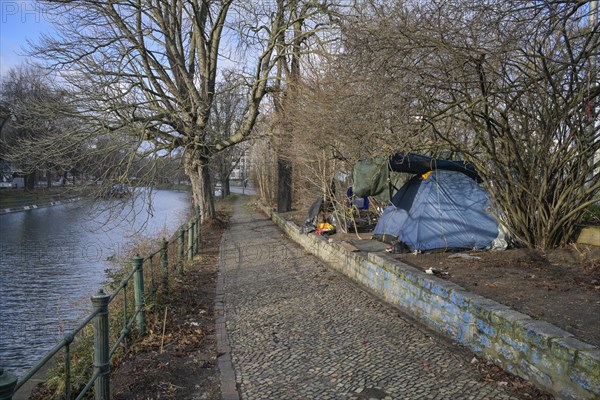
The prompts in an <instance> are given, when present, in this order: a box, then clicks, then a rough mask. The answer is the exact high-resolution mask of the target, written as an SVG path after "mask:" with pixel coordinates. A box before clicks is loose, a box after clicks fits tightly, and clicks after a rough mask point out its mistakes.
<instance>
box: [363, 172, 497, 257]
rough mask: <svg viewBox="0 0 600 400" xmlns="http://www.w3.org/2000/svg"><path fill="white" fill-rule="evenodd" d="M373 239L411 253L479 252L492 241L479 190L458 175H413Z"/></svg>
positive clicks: (493, 229)
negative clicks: (403, 247)
mask: <svg viewBox="0 0 600 400" xmlns="http://www.w3.org/2000/svg"><path fill="white" fill-rule="evenodd" d="M392 203H393V204H392V205H390V206H388V207H387V208H386V209H385V211H384V212H383V214H382V215H381V218H380V219H379V222H378V223H377V226H376V227H375V230H374V232H373V236H374V237H375V238H376V239H379V240H383V241H385V242H391V241H395V240H398V241H400V242H403V243H405V244H406V245H408V247H409V248H410V249H411V250H434V249H483V248H486V247H489V246H490V245H491V243H492V241H493V240H494V239H496V237H497V236H498V222H497V221H496V219H494V217H492V216H491V215H490V213H489V212H488V211H487V210H488V209H489V208H490V202H489V199H488V196H487V193H486V192H485V190H483V189H482V188H481V187H480V186H479V185H478V184H477V182H475V181H474V180H473V179H471V178H469V177H468V176H467V175H465V174H464V173H461V172H455V171H443V170H436V171H432V172H431V173H430V174H429V175H428V176H427V177H426V178H424V177H423V176H421V175H417V176H415V177H413V178H412V179H411V180H409V181H408V182H407V183H406V184H405V185H404V186H402V188H401V189H400V190H399V191H398V193H396V194H395V195H394V197H393V199H392Z"/></svg>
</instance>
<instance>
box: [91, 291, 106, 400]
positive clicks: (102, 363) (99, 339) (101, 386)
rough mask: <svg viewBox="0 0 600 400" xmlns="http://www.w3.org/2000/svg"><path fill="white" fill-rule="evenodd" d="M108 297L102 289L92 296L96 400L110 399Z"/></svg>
mask: <svg viewBox="0 0 600 400" xmlns="http://www.w3.org/2000/svg"><path fill="white" fill-rule="evenodd" d="M109 299H110V296H109V295H107V294H106V293H104V291H103V290H102V289H100V290H98V293H96V294H95V295H94V296H92V305H93V306H94V309H95V311H97V314H96V316H95V317H94V374H97V375H98V378H96V382H95V383H94V386H95V399H96V400H109V399H110V364H109V358H108V353H109V350H110V348H109V344H108V301H109Z"/></svg>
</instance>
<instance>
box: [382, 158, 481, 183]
mask: <svg viewBox="0 0 600 400" xmlns="http://www.w3.org/2000/svg"><path fill="white" fill-rule="evenodd" d="M389 169H390V171H394V172H407V173H409V174H419V175H422V174H426V173H427V172H429V171H457V172H462V173H463V174H465V175H467V176H468V177H469V178H473V179H476V180H477V181H481V179H480V178H479V175H477V172H476V171H475V167H474V166H473V165H472V164H470V163H467V162H465V161H456V160H441V159H438V158H433V157H429V156H424V155H422V154H415V153H396V154H394V155H393V156H391V157H390V159H389Z"/></svg>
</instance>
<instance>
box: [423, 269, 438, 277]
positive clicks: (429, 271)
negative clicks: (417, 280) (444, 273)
mask: <svg viewBox="0 0 600 400" xmlns="http://www.w3.org/2000/svg"><path fill="white" fill-rule="evenodd" d="M436 272H437V270H435V269H433V267H431V268H427V269H426V270H425V273H426V274H427V275H433V274H435V273H436Z"/></svg>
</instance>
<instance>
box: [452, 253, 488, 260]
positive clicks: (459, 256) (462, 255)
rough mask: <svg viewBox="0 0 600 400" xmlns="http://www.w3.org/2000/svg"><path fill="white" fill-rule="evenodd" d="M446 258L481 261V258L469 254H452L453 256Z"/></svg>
mask: <svg viewBox="0 0 600 400" xmlns="http://www.w3.org/2000/svg"><path fill="white" fill-rule="evenodd" d="M448 258H464V259H465V260H481V257H477V256H472V255H470V254H464V253H454V254H452V255H450V256H448Z"/></svg>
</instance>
